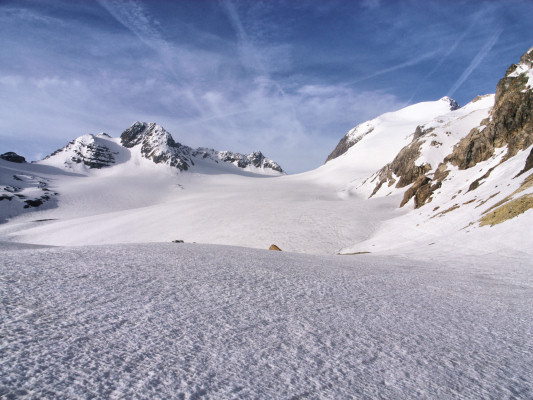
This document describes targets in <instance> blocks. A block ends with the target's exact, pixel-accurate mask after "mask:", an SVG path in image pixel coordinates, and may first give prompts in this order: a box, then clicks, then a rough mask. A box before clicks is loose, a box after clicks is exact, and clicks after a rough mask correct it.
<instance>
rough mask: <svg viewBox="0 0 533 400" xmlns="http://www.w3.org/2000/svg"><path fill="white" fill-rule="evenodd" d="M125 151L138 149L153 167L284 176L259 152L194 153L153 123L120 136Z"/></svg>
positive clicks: (136, 126)
mask: <svg viewBox="0 0 533 400" xmlns="http://www.w3.org/2000/svg"><path fill="white" fill-rule="evenodd" d="M120 140H121V143H122V145H123V146H124V147H127V148H140V153H141V155H142V157H144V158H147V159H149V160H152V161H153V162H154V163H156V164H167V165H170V166H172V167H176V168H178V169H179V170H180V171H187V170H189V169H190V168H191V167H193V166H195V165H197V164H202V163H203V164H205V163H209V164H211V166H213V165H212V164H219V161H222V162H224V163H227V164H231V165H232V166H235V167H237V168H239V169H241V170H246V171H249V172H254V173H261V174H283V173H284V172H283V169H282V168H281V167H280V166H279V164H278V163H276V162H275V161H273V160H270V159H269V158H267V157H265V156H264V155H263V153H261V152H260V151H254V152H252V153H250V154H241V153H234V152H232V151H218V150H214V149H208V148H205V147H199V148H197V149H193V148H191V147H189V146H185V145H182V144H181V143H178V142H176V141H175V140H174V138H173V137H172V135H171V134H170V133H169V132H168V131H166V130H165V128H163V127H162V126H160V125H157V124H156V123H154V122H150V123H146V122H139V121H137V122H135V123H134V124H133V125H132V126H130V127H129V128H128V129H126V130H125V131H124V132H123V133H122V135H121V136H120Z"/></svg>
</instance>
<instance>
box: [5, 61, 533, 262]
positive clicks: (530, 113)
mask: <svg viewBox="0 0 533 400" xmlns="http://www.w3.org/2000/svg"><path fill="white" fill-rule="evenodd" d="M532 54H533V53H531V52H530V53H526V55H524V57H523V58H522V61H521V63H519V65H517V66H515V67H511V68H510V69H509V71H508V72H507V74H506V76H505V77H504V78H503V79H502V80H501V81H500V83H499V84H498V87H497V91H496V94H495V95H487V96H480V97H478V98H476V99H474V100H473V101H472V102H471V103H469V104H467V105H466V106H464V107H462V108H459V109H458V108H457V104H456V103H455V102H454V101H453V100H451V99H449V98H447V97H445V98H442V99H440V100H437V101H433V102H425V103H420V104H415V105H412V106H409V107H406V108H404V109H402V110H399V111H396V112H392V113H387V114H384V115H382V116H380V117H378V118H376V119H374V120H372V121H368V122H366V123H363V124H360V125H359V126H357V127H356V128H354V129H353V130H351V131H350V132H349V133H348V134H347V135H346V136H345V138H344V139H343V140H341V143H342V142H343V141H344V144H345V145H346V144H349V146H348V147H347V148H346V149H345V150H346V151H344V152H343V153H342V154H340V155H338V156H336V157H334V158H332V159H330V160H329V161H328V162H327V163H326V164H325V165H323V166H322V167H320V168H318V169H316V170H314V171H310V172H307V173H303V174H299V175H294V176H286V175H283V174H281V173H280V171H278V170H277V169H276V167H275V165H274V164H272V163H271V162H270V160H267V159H266V158H264V156H262V154H260V153H252V154H250V155H242V154H237V153H232V152H221V151H216V150H211V149H205V148H199V149H196V150H194V149H192V148H190V147H187V146H184V145H181V144H179V143H177V142H175V141H174V139H173V138H172V136H171V135H170V134H169V133H168V132H167V131H166V130H164V128H162V127H161V126H159V125H157V124H154V123H150V124H147V123H141V122H137V123H135V124H133V125H132V126H131V127H130V128H128V129H127V130H126V131H124V133H123V134H122V135H121V138H117V139H112V138H109V137H107V136H105V135H96V136H93V135H86V136H83V137H81V138H79V139H77V140H75V141H74V142H72V143H71V144H69V146H67V147H66V148H65V149H63V150H62V151H60V152H58V153H56V154H54V155H53V156H51V157H50V158H48V159H47V160H44V161H42V162H40V163H37V164H28V165H25V164H17V163H10V162H8V161H5V160H0V161H1V163H0V172H1V175H0V177H2V179H3V181H2V182H1V184H2V185H4V186H3V188H2V190H3V192H2V193H3V195H4V196H10V197H11V198H13V199H14V197H13V194H7V193H8V192H9V191H10V190H12V189H11V187H13V186H14V183H13V179H14V178H13V176H18V175H21V176H22V175H27V176H29V177H30V178H31V177H37V178H35V179H34V178H31V179H30V178H28V183H27V185H29V186H28V188H27V189H25V188H23V187H22V186H21V188H20V189H21V190H23V189H24V190H30V189H31V190H33V191H35V190H36V189H35V188H34V187H35V186H36V185H37V188H38V185H40V183H38V182H48V183H46V185H48V186H46V188H47V189H48V190H51V191H53V193H58V195H55V196H56V198H55V199H54V202H52V201H50V202H49V205H50V207H48V208H49V209H44V207H38V208H36V209H35V210H34V209H31V208H26V209H24V208H23V204H24V203H22V202H21V201H19V200H20V199H14V200H13V201H17V202H18V203H15V202H10V200H6V199H5V198H4V200H2V203H1V204H0V211H1V214H0V217H1V218H3V219H4V220H5V219H8V218H10V217H13V218H11V219H10V221H9V223H7V224H2V225H0V239H2V240H6V241H17V242H26V243H35V244H44V245H84V244H107V243H139V242H169V241H172V240H184V241H186V242H197V243H212V244H225V245H237V246H245V247H255V248H268V247H269V246H270V244H273V243H274V244H277V245H278V246H279V247H281V248H282V249H283V250H286V251H287V250H288V251H294V252H300V253H314V254H336V253H338V252H342V253H358V252H372V253H383V254H409V255H410V256H411V257H412V258H425V259H428V258H434V257H444V258H445V257H447V256H448V254H449V252H451V251H453V252H454V254H456V255H457V256H468V255H472V254H487V253H490V252H493V251H501V252H506V251H507V252H511V253H513V254H520V252H521V254H523V257H524V258H528V257H530V256H531V255H532V254H533V246H531V243H532V238H531V234H530V233H529V226H530V225H531V220H532V217H533V215H532V213H533V210H532V205H533V200H532V199H533V183H532V182H533V176H532V173H531V167H533V155H532V154H533V134H532V132H533V110H531V109H530V108H528V107H529V106H528V105H530V104H533V103H531V98H532V96H533V90H532V89H531V88H529V87H528V86H527V82H528V80H527V79H528V78H527V77H528V76H529V75H528V74H529V72H528V71H529V69H524V68H525V67H524V66H526V67H527V68H530V62H529V61H528V60H529V58H530V57H531V55H532ZM103 148H106V149H107V150H103ZM105 160H107V162H108V163H109V165H108V166H102V167H101V168H94V166H91V165H92V164H94V163H95V162H98V163H100V164H102V163H103V162H104V161H105ZM45 167H48V169H47V170H46V171H45V170H43V168H45ZM53 167H55V168H53ZM65 169H66V170H68V171H75V172H76V173H65ZM58 171H60V172H58ZM185 171H186V172H185ZM267 171H268V172H271V173H274V174H275V175H274V176H267V175H268V174H265V172H267ZM255 172H260V173H255ZM32 185H33V186H32ZM6 188H7V189H6ZM17 190H18V189H17ZM34 195H35V196H37V195H40V194H39V193H37V192H36V194H34ZM7 204H18V206H17V207H18V208H16V209H15V210H13V209H11V208H9V207H4V205H7ZM53 206H57V207H55V208H54V207H53ZM36 210H38V211H36ZM28 211H29V212H28ZM20 212H26V214H24V215H20V216H18V217H16V215H17V213H20ZM517 252H518V253H517Z"/></svg>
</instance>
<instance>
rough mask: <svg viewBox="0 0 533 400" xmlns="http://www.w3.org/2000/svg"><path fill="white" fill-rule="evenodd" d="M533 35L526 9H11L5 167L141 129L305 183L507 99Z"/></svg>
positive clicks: (4, 61)
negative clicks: (322, 169) (10, 156)
mask: <svg viewBox="0 0 533 400" xmlns="http://www.w3.org/2000/svg"><path fill="white" fill-rule="evenodd" d="M531 21H533V2H531V1H514V0H506V1H499V2H498V1H485V2H483V1H472V0H469V1H454V0H447V1H392V0H390V1H384V0H382V1H379V0H367V1H325V0H324V1H318V0H313V1H311V0H308V1H306V0H298V1H296V0H294V1H274V0H268V1H252V0H247V1H235V0H222V1H209V0H197V1H193V0H188V1H185V0H183V1H144V2H143V1H140V0H122V1H111V0H99V1H96V0H95V1H81V0H78V1H73V0H65V1H54V0H48V1H41V0H38V1H25V0H17V1H9V0H8V1H6V0H3V1H1V2H0V152H4V151H8V150H10V151H16V152H18V153H20V154H22V155H24V156H26V157H27V158H28V159H30V160H36V159H38V158H41V157H43V156H45V155H47V154H49V153H51V152H52V151H54V150H55V149H57V148H59V147H62V146H64V145H65V144H66V143H67V142H68V141H69V140H72V139H74V138H75V137H77V136H80V135H82V134H85V133H99V132H102V131H104V132H107V133H109V134H110V135H112V136H118V135H120V133H121V132H122V131H123V130H124V129H126V128H127V127H128V126H130V125H131V124H132V123H133V122H134V121H136V120H141V121H147V122H150V121H154V122H157V123H159V124H161V125H163V126H164V127H165V128H166V129H167V130H168V131H170V132H171V133H172V134H173V136H174V138H175V139H176V140H177V141H179V142H181V143H183V144H187V145H189V146H193V147H198V146H205V147H212V148H215V149H218V150H232V151H239V152H246V153H248V152H251V151H254V150H261V151H263V153H265V154H266V155H267V156H269V157H271V158H273V159H274V160H276V161H278V162H279V163H280V164H281V165H282V166H283V167H284V168H285V169H286V170H288V171H289V172H291V173H294V172H301V171H304V170H309V169H312V168H315V167H318V166H319V165H321V164H322V163H323V162H324V160H325V158H326V157H327V155H328V154H329V152H330V151H331V150H332V149H333V148H334V147H335V145H336V144H337V142H338V141H339V140H340V139H341V137H342V136H343V135H344V134H345V133H346V131H347V130H349V129H350V128H352V127H353V126H355V125H357V124H359V123H361V122H364V121H366V120H368V119H371V118H374V117H376V116H378V115H380V114H382V113H383V112H387V111H393V110H396V109H399V108H401V107H404V106H406V105H409V104H412V103H416V102H420V101H428V100H437V99H439V98H440V97H442V96H445V95H448V96H450V97H452V98H454V99H455V100H457V101H458V102H459V103H460V104H461V105H464V104H466V103H467V102H469V101H470V100H472V99H473V98H474V97H475V96H476V95H479V94H486V93H494V91H495V87H496V84H497V82H498V80H499V79H500V78H501V77H502V76H503V75H504V73H505V71H506V69H507V67H508V66H509V65H510V64H512V63H515V62H517V61H518V59H519V57H520V56H521V55H522V54H523V53H524V52H525V51H527V50H528V49H529V48H530V47H531V46H533V31H532V29H531Z"/></svg>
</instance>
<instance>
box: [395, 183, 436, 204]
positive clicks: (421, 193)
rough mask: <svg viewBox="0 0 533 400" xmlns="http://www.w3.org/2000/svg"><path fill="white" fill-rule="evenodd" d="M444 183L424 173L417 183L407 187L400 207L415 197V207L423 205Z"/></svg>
mask: <svg viewBox="0 0 533 400" xmlns="http://www.w3.org/2000/svg"><path fill="white" fill-rule="evenodd" d="M441 185H442V183H441V182H440V181H436V182H433V181H432V179H431V178H429V177H427V176H425V175H423V176H420V177H419V178H418V179H417V180H416V181H415V183H414V184H413V185H412V186H411V187H410V188H409V189H407V191H406V192H405V193H404V196H403V199H402V202H401V203H400V207H403V206H404V205H405V204H407V202H408V201H409V200H411V198H413V197H414V199H415V208H420V207H422V206H423V205H424V204H425V203H426V201H428V199H430V197H431V195H432V194H433V192H434V191H435V190H437V189H438V188H440V187H441Z"/></svg>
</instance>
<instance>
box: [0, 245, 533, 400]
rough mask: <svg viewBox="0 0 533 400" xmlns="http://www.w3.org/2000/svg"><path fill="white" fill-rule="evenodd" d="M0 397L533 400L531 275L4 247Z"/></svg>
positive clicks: (246, 254)
mask: <svg viewBox="0 0 533 400" xmlns="http://www.w3.org/2000/svg"><path fill="white" fill-rule="evenodd" d="M0 246H1V247H0V249H1V251H2V263H1V265H0V276H1V277H2V279H1V280H0V292H1V293H3V294H4V296H3V297H2V303H1V304H0V337H2V342H1V343H2V347H1V354H2V362H1V363H0V397H2V398H87V397H94V398H110V399H119V398H166V399H171V398H176V399H197V398H200V397H202V398H221V399H249V398H269V399H290V398H312V399H348V398H355V399H374V398H387V399H412V398H417V399H437V398H438V399H444V398H445V399H480V398H498V399H504V398H523V399H526V398H531V397H533V381H532V380H531V365H532V364H533V339H532V338H533V331H532V327H533V309H532V308H531V303H532V301H533V282H532V280H531V276H532V275H531V268H530V267H531V266H530V265H520V264H518V263H515V264H513V266H512V267H509V266H507V265H506V264H508V261H509V260H508V259H506V258H503V257H498V256H494V255H493V256H492V257H487V258H485V259H484V263H482V264H476V258H467V259H463V260H462V261H461V262H447V263H445V264H440V263H438V262H434V261H433V262H430V263H418V262H413V261H402V260H398V259H394V258H390V257H387V258H380V257H375V256H368V255H364V256H358V257H341V256H309V255H301V254H290V253H279V252H269V251H262V250H253V249H243V248H235V247H220V246H212V245H209V246H207V245H192V244H191V245H187V244H173V243H167V244H150V245H148V244H136V245H115V246H109V245H108V246H96V247H91V246H84V247H75V248H44V249H38V248H36V249H32V248H28V246H24V247H22V246H20V247H18V248H17V247H16V246H14V245H9V246H2V244H0Z"/></svg>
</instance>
